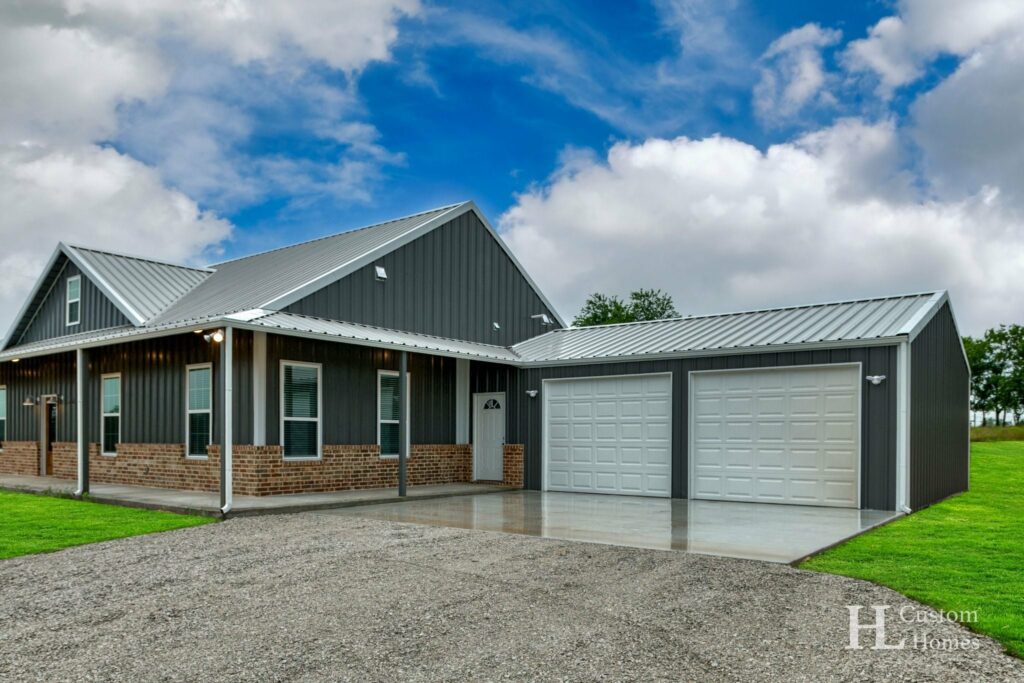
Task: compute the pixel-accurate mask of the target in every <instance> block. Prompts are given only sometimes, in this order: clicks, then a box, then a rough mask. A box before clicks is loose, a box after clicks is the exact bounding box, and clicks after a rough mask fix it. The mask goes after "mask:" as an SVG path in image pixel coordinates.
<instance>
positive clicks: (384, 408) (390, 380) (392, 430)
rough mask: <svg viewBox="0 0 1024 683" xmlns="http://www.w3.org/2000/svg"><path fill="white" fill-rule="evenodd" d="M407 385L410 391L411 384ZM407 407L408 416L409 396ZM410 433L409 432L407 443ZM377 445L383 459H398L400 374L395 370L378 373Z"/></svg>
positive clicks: (406, 402)
mask: <svg viewBox="0 0 1024 683" xmlns="http://www.w3.org/2000/svg"><path fill="white" fill-rule="evenodd" d="M406 377H407V378H408V375H406ZM405 384H406V388H407V389H408V386H409V382H408V381H407V382H406V383H405ZM405 406H406V415H408V414H409V410H408V409H409V397H408V396H406V397H405ZM409 433H410V432H409V431H408V430H407V431H406V442H407V443H408V438H409ZM377 444H378V445H380V454H381V457H385V458H394V457H398V373H397V372H395V371H394V370H378V371H377Z"/></svg>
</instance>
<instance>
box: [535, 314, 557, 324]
mask: <svg viewBox="0 0 1024 683" xmlns="http://www.w3.org/2000/svg"><path fill="white" fill-rule="evenodd" d="M530 317H531V318H532V319H533V320H539V321H540V324H541V325H543V326H544V327H547V326H548V325H553V324H554V323H553V322H552V321H551V317H550V316H549V315H548V314H547V313H538V314H537V315H531V316H530Z"/></svg>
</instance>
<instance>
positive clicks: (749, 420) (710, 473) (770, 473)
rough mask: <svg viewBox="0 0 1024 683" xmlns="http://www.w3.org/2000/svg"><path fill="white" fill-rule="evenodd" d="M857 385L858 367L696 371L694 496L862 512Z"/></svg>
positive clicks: (693, 388) (693, 384) (693, 383)
mask: <svg viewBox="0 0 1024 683" xmlns="http://www.w3.org/2000/svg"><path fill="white" fill-rule="evenodd" d="M859 384H860V371H859V367H858V366H853V365H838V366H822V367H810V368H800V367H794V368H777V369H776V368H773V369H769V370H749V371H748V370H740V371H726V372H713V373H694V374H693V375H692V376H691V395H692V396H693V402H692V403H693V405H692V408H693V411H694V413H693V415H692V416H691V429H690V431H691V446H690V453H691V458H692V472H693V474H692V477H691V478H692V482H693V483H692V485H691V487H692V488H691V492H692V495H693V496H694V497H696V498H711V499H716V498H718V499H728V500H755V501H764V502H777V503H787V502H788V503H795V504H807V505H834V506H842V507H858V506H859V500H858V488H859V486H858V481H859V471H860V420H859V414H860V395H859V389H860V386H859ZM744 392H745V393H744ZM747 406H749V411H750V415H749V416H746V415H743V411H744V410H746V409H748V408H747Z"/></svg>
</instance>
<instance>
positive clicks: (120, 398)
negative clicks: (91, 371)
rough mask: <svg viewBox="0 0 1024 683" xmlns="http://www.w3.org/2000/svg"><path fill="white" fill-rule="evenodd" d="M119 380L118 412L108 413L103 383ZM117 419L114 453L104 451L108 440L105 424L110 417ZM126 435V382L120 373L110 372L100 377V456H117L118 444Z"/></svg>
mask: <svg viewBox="0 0 1024 683" xmlns="http://www.w3.org/2000/svg"><path fill="white" fill-rule="evenodd" d="M114 377H116V378H117V412H116V413H108V412H106V411H104V410H103V383H104V380H108V379H112V378H114ZM115 416H116V417H117V441H116V442H115V443H114V451H113V452H112V453H111V452H108V451H105V450H103V446H104V441H105V440H106V432H105V431H104V427H105V426H106V425H105V424H104V423H105V422H106V418H108V417H115ZM123 433H124V380H123V379H122V378H121V373H120V372H108V373H106V374H104V375H100V455H106V456H108V457H114V456H116V455H117V444H119V443H121V435H122V434H123Z"/></svg>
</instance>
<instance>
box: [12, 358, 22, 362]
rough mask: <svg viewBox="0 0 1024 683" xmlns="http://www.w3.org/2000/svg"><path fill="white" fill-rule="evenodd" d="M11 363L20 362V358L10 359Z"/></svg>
mask: <svg viewBox="0 0 1024 683" xmlns="http://www.w3.org/2000/svg"><path fill="white" fill-rule="evenodd" d="M11 362H12V363H20V362H21V359H20V358H12V359H11Z"/></svg>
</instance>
